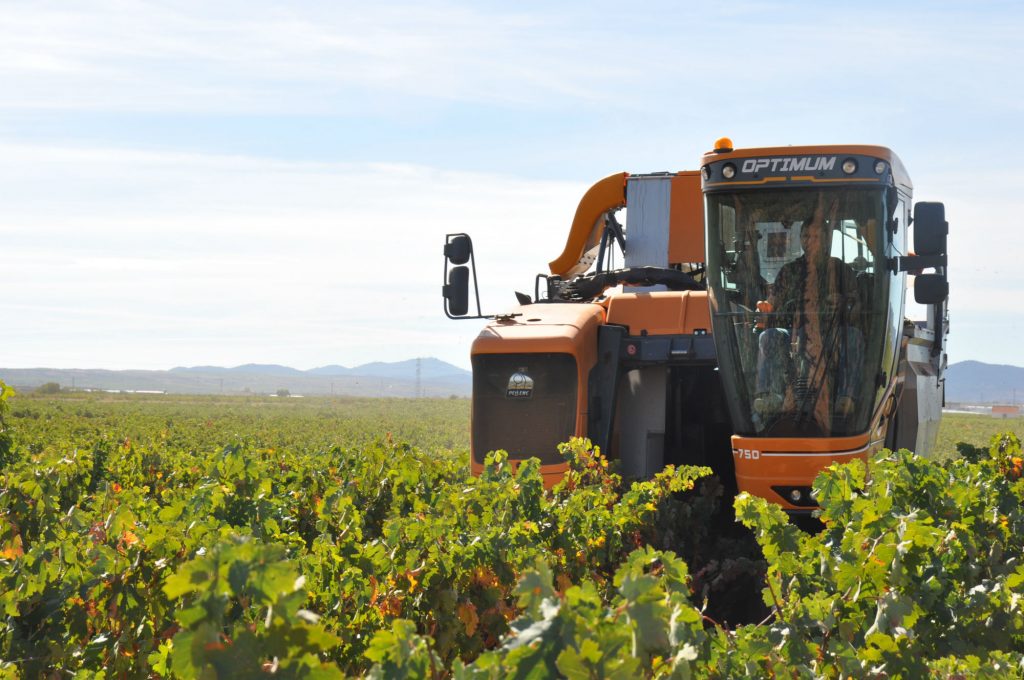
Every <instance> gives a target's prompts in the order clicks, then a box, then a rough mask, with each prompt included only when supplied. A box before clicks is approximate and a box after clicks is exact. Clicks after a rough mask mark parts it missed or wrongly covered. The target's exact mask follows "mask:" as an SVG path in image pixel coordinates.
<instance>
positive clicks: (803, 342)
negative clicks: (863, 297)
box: [754, 206, 864, 418]
mask: <svg viewBox="0 0 1024 680" xmlns="http://www.w3.org/2000/svg"><path fill="white" fill-rule="evenodd" d="M832 234H833V231H832V229H831V228H829V227H828V226H827V225H826V224H825V220H824V216H823V211H822V210H821V208H820V206H819V209H818V210H816V211H815V212H814V213H813V214H812V215H811V216H809V217H808V218H807V219H805V220H804V221H803V222H802V223H801V225H800V245H801V247H802V248H803V254H802V255H801V256H800V257H797V258H795V259H793V260H791V261H790V262H787V263H786V264H785V265H783V267H782V268H781V269H780V270H779V273H778V275H777V276H776V278H775V282H774V283H773V284H772V286H771V288H770V291H769V294H768V299H767V300H762V301H759V302H758V303H757V309H758V311H759V312H762V313H764V315H765V317H766V318H764V322H765V326H766V328H765V329H764V331H763V332H762V333H761V335H760V337H759V338H758V356H757V382H756V393H755V398H754V411H755V412H756V413H758V414H760V415H761V416H762V417H767V416H771V415H774V414H776V413H778V412H780V411H792V410H793V409H794V406H795V405H796V400H797V399H800V400H802V401H804V402H805V403H806V402H807V401H808V400H810V401H812V402H813V404H814V411H815V412H821V413H820V415H821V416H822V417H825V418H827V417H828V412H829V411H832V412H834V414H835V415H838V416H848V415H850V414H851V413H852V411H853V409H854V398H855V395H856V394H857V392H858V389H859V387H860V381H861V379H862V376H861V372H862V371H861V366H862V364H863V356H864V335H863V333H862V332H861V330H860V329H859V328H857V327H856V325H855V324H854V320H855V319H857V318H858V313H859V306H860V302H859V296H858V294H857V291H858V288H857V277H856V273H855V272H854V270H853V269H852V268H851V267H850V266H849V265H848V264H847V263H845V262H844V261H843V260H841V259H839V258H837V257H833V256H832V254H831V253H832ZM836 381H838V385H836V386H835V387H836V389H835V390H834V394H835V404H834V408H830V406H829V404H830V400H831V399H832V394H833V390H832V389H831V388H832V386H833V383H834V382H836ZM787 388H789V389H787ZM794 388H799V389H798V391H796V392H795V391H794Z"/></svg>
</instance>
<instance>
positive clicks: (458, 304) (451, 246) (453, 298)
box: [441, 234, 484, 319]
mask: <svg viewBox="0 0 1024 680" xmlns="http://www.w3.org/2000/svg"><path fill="white" fill-rule="evenodd" d="M471 268H472V270H473V294H474V296H475V297H476V314H475V315H474V316H468V314H469V270H470V269H471ZM443 281H444V285H442V286H441V295H442V296H443V297H444V313H445V315H446V316H447V317H448V318H449V319H482V318H484V317H483V316H481V314H480V291H479V290H477V283H476V261H475V258H474V257H473V241H472V239H470V238H469V234H448V235H447V236H446V237H445V241H444V279H443Z"/></svg>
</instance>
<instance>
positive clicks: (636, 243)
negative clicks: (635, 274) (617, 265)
mask: <svg viewBox="0 0 1024 680" xmlns="http://www.w3.org/2000/svg"><path fill="white" fill-rule="evenodd" d="M671 196H672V177H671V176H665V177H650V176H641V177H630V178H629V179H628V180H626V206H627V208H626V266H627V267H644V266H647V267H667V266H668V225H669V209H670V207H671Z"/></svg>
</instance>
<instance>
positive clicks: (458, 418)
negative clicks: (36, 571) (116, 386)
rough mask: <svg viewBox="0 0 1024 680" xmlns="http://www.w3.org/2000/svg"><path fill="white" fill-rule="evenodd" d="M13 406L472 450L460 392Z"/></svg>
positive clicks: (992, 421)
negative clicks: (449, 394)
mask: <svg viewBox="0 0 1024 680" xmlns="http://www.w3.org/2000/svg"><path fill="white" fill-rule="evenodd" d="M12 407H13V409H12V410H13V413H12V416H13V421H12V422H13V424H14V425H15V426H17V422H18V420H19V419H27V420H35V419H38V418H40V417H44V418H45V417H49V418H55V417H60V416H61V415H62V414H63V415H66V416H70V417H74V418H76V419H78V418H80V419H82V422H84V423H90V424H92V425H94V426H95V427H96V428H97V430H103V431H104V432H107V433H111V432H119V433H121V437H122V439H123V438H124V437H129V438H131V439H133V440H138V439H140V438H142V439H144V438H146V437H149V436H151V433H152V432H154V431H157V432H164V431H165V430H166V431H168V432H172V431H173V432H181V433H188V436H189V438H190V439H191V440H193V441H197V442H200V443H204V444H206V445H209V446H211V447H213V446H223V445H224V444H225V443H228V442H232V441H235V440H238V441H240V442H243V443H250V444H252V445H253V446H256V447H263V446H274V445H277V446H285V445H288V446H301V447H303V448H309V447H313V448H318V447H319V448H328V449H329V448H331V447H332V446H339V445H344V446H360V445H363V444H366V443H368V442H370V441H372V440H373V439H374V438H377V437H384V436H386V435H388V434H390V436H391V437H392V438H393V439H396V440H400V441H407V442H411V443H413V444H415V445H416V446H419V447H422V448H424V449H436V448H441V449H450V450H454V451H461V452H463V453H465V454H466V455H467V456H468V451H469V416H470V402H469V400H468V399H461V398H459V399H449V398H443V399H441V398H437V399H376V398H351V397H306V398H278V397H267V396H247V397H225V396H202V395H133V394H88V393H72V394H63V395H60V396H56V397H55V396H35V395H32V394H19V395H18V397H17V398H16V399H15V400H14V401H13V403H12ZM161 423H163V424H162V425H161ZM158 425H159V426H160V427H157V426H158ZM1007 431H1010V432H1024V417H1022V418H1009V419H1005V420H1004V419H997V418H993V417H991V416H989V415H980V414H968V413H945V414H943V417H942V425H941V426H940V428H939V438H938V442H937V445H936V447H935V452H934V457H935V458H938V459H940V460H944V459H947V458H950V457H952V456H953V455H954V454H955V453H956V444H957V442H967V443H970V444H974V445H975V446H988V443H989V441H990V440H991V438H992V436H993V435H995V434H998V433H1000V432H1007Z"/></svg>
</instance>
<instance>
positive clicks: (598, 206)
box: [548, 172, 629, 279]
mask: <svg viewBox="0 0 1024 680" xmlns="http://www.w3.org/2000/svg"><path fill="white" fill-rule="evenodd" d="M627 177H629V173H628V172H620V173H617V174H614V175H609V176H608V177H605V178H604V179H602V180H601V181H599V182H597V183H596V184H594V186H592V187H590V188H589V189H587V193H585V194H583V198H582V199H580V204H579V206H578V207H577V208H576V216H575V217H574V218H573V220H572V229H570V230H569V238H568V239H567V240H566V242H565V249H564V250H562V254H561V255H559V256H558V257H557V258H555V259H554V260H552V261H551V262H550V263H548V268H549V269H550V270H551V274H552V275H553V276H561V277H562V278H563V279H564V278H568V277H571V276H575V275H576V274H580V273H582V272H583V271H586V269H587V267H588V266H589V264H583V263H581V262H580V260H581V258H582V257H583V255H584V254H585V253H586V251H587V250H588V249H589V248H590V247H593V246H594V245H596V242H597V237H598V236H597V234H596V233H595V232H596V231H597V230H598V228H599V227H600V226H601V220H602V218H603V217H604V214H605V213H606V212H608V211H609V210H611V209H613V208H621V207H622V206H624V205H626V178H627ZM577 270H579V271H577Z"/></svg>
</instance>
